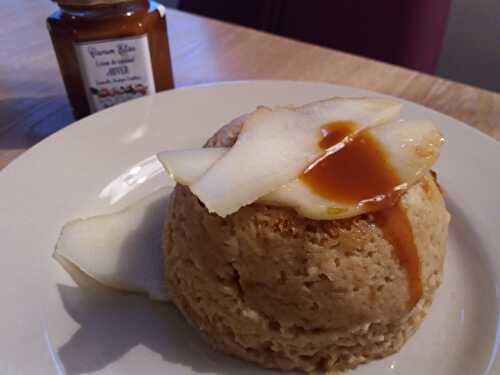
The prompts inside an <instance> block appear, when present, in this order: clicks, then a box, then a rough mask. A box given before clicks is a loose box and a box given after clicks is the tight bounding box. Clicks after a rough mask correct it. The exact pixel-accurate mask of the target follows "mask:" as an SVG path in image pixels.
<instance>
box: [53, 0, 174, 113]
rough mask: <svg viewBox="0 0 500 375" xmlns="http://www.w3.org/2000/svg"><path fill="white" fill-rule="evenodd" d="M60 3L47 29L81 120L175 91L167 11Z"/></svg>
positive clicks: (105, 2) (152, 6) (96, 2)
mask: <svg viewBox="0 0 500 375" xmlns="http://www.w3.org/2000/svg"><path fill="white" fill-rule="evenodd" d="M55 1H56V2H57V3H58V5H59V8H60V9H59V10H57V11H56V12H54V13H53V14H52V15H51V16H50V17H49V18H48V19H47V27H48V30H49V33H50V36H51V39H52V44H53V46H54V50H55V53H56V56H57V61H58V63H59V68H60V70H61V74H62V77H63V80H64V85H65V87H66V92H67V94H68V97H69V101H70V103H71V106H72V108H73V113H74V114H75V117H76V118H81V117H83V116H86V115H88V114H90V113H93V112H96V111H99V110H101V109H104V108H108V107H111V106H113V105H115V104H118V103H121V102H124V101H127V100H130V99H133V98H137V97H141V96H145V95H149V94H153V93H155V92H158V91H162V90H166V89H170V88H172V87H173V78H172V67H171V62H170V52H169V46H168V38H167V27H166V19H165V8H164V7H163V5H160V4H158V3H156V2H154V1H149V0H55Z"/></svg>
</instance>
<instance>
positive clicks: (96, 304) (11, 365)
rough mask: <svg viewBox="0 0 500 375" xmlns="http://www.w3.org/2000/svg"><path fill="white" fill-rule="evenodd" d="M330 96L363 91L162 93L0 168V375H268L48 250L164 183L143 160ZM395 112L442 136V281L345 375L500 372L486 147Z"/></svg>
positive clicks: (495, 232)
mask: <svg viewBox="0 0 500 375" xmlns="http://www.w3.org/2000/svg"><path fill="white" fill-rule="evenodd" d="M335 95H344V96H364V95H376V94H373V93H371V92H367V91H363V90H358V89H352V88H347V87H341V86H335V85H328V84H318V83H305V82H281V81H275V82H273V81H261V82H236V83H227V84H218V85H208V86H199V87H191V88H185V89H181V90H175V91H171V92H166V93H162V94H160V95H155V96H151V97H146V98H143V99H140V100H135V101H132V102H129V103H126V104H124V105H119V106H117V107H114V108H111V109H109V110H106V111H103V112H101V113H98V114H96V115H94V116H90V117H88V118H86V119H84V120H82V121H79V122H77V123H75V124H74V125H71V126H69V127H68V128H66V129H64V130H63V131H60V132H58V133H57V134H55V135H54V136H52V137H50V138H49V139H47V140H45V141H44V142H41V143H40V144H39V145H37V146H35V147H33V148H32V149H31V150H29V151H28V152H26V153H25V154H23V155H22V156H21V157H20V158H18V159H17V160H16V161H14V162H13V163H12V164H10V165H9V166H8V167H7V168H6V169H4V170H3V171H2V172H0V236H1V244H2V247H1V258H0V301H1V303H0V306H1V307H0V374H22V375H30V374H52V373H57V372H60V373H67V374H84V373H93V374H120V375H121V374H143V373H144V374H162V375H164V374H169V375H181V374H182V375H183V374H199V373H203V374H235V373H237V374H261V373H272V371H264V370H260V369H258V368H256V367H254V366H253V365H250V364H247V363H244V362H241V361H239V360H236V359H232V358H229V357H226V356H224V355H220V354H217V353H214V352H212V351H211V350H210V349H209V348H208V347H207V346H206V345H205V344H204V343H203V342H202V341H201V340H200V338H199V336H198V335H197V333H196V332H195V331H194V330H192V329H191V328H189V327H188V325H187V324H186V323H185V322H184V320H183V319H182V317H181V316H180V314H179V313H178V312H177V311H176V310H175V308H174V307H172V306H170V305H161V304H156V303H153V302H150V301H149V300H147V299H146V298H143V297H140V296H131V295H121V294H117V293H112V292H108V291H88V290H85V289H81V288H78V287H77V286H76V285H75V284H74V282H73V281H72V280H71V279H70V277H69V276H68V275H67V274H66V272H65V271H64V270H63V269H62V268H61V267H60V266H59V264H58V263H56V262H55V261H54V260H53V259H52V258H51V255H52V251H53V247H54V244H55V242H56V239H57V236H58V233H59V230H60V229H61V226H62V225H63V224H64V223H65V222H67V221H68V220H70V219H73V218H76V217H81V216H89V215H95V214H100V213H105V212H111V211H116V210H118V209H119V208H121V207H124V206H126V205H127V204H129V203H130V202H132V201H134V200H136V199H138V198H139V197H141V196H144V195H146V194H148V193H149V192H151V191H153V190H154V189H156V188H157V187H159V186H161V185H164V184H167V183H171V182H170V181H169V180H168V178H167V176H166V175H165V174H164V173H163V171H162V169H161V167H160V166H159V164H158V162H156V160H155V159H154V158H152V156H153V155H154V154H155V153H156V152H157V151H160V150H165V149H174V148H184V147H192V146H199V145H201V144H202V143H203V142H204V140H205V139H206V138H207V137H208V136H210V135H211V134H212V133H213V132H214V131H215V130H216V129H217V128H218V127H219V126H220V125H222V124H224V123H226V122H227V121H228V120H230V119H232V118H234V117H236V116H237V115H239V114H241V113H243V112H246V111H250V110H252V109H254V107H255V106H256V105H259V104H268V105H273V104H301V103H305V102H309V101H312V100H317V99H322V98H327V97H331V96H335ZM404 117H406V118H409V119H412V118H427V119H431V120H433V121H434V122H435V123H436V124H437V125H438V126H439V128H440V129H441V130H442V132H443V133H444V135H445V137H446V138H447V141H448V142H447V144H446V145H445V146H444V149H443V153H442V156H441V159H440V161H439V163H438V166H437V171H438V174H439V179H440V182H441V184H442V185H443V186H444V187H445V189H446V191H447V193H448V194H447V203H448V207H449V210H450V212H451V214H452V221H451V227H450V240H449V247H448V256H447V259H446V268H445V278H444V284H443V285H442V286H441V288H440V289H439V290H438V292H437V296H436V299H435V303H434V305H433V306H432V308H431V310H430V312H429V315H428V317H427V319H426V320H425V321H424V323H423V325H422V327H421V328H420V329H419V330H418V332H417V333H416V334H415V335H414V337H412V338H411V339H410V340H409V342H408V343H407V344H406V345H405V346H404V348H403V349H402V350H401V351H400V352H399V353H398V354H396V355H393V356H390V357H388V358H385V359H383V360H379V361H375V362H372V363H370V364H368V365H364V366H360V367H359V368H358V369H356V370H355V371H354V372H353V374H357V375H361V374H405V375H417V374H418V375H420V374H445V375H448V374H450V375H457V374H500V360H499V358H498V356H497V344H498V339H499V336H498V318H499V296H498V295H497V293H498V292H497V288H498V286H499V280H500V252H499V251H498V243H500V198H499V195H500V194H499V193H498V192H499V187H500V145H499V144H498V143H497V142H496V141H494V140H492V139H491V138H488V137H487V136H484V135H482V134H480V133H479V132H477V131H475V130H473V129H472V128H470V127H468V126H466V125H464V124H461V123H460V122H458V121H456V120H453V119H452V118H450V117H447V116H444V115H442V114H439V113H436V112H434V111H431V110H429V109H426V108H424V107H421V106H418V105H416V104H412V103H406V104H405V106H404ZM124 230H127V228H124Z"/></svg>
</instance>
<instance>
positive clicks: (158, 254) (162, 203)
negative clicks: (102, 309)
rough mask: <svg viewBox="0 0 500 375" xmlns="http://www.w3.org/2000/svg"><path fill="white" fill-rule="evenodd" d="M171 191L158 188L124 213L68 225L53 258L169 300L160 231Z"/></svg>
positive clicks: (110, 282) (111, 285) (95, 277)
mask: <svg viewBox="0 0 500 375" xmlns="http://www.w3.org/2000/svg"><path fill="white" fill-rule="evenodd" d="M170 192H171V188H170V187H169V188H168V189H165V188H164V189H160V190H158V191H156V192H155V193H153V194H151V195H149V196H147V197H145V198H143V199H142V200H140V201H138V202H136V203H135V204H133V205H131V206H130V207H128V208H126V209H125V210H123V211H120V212H117V213H113V214H109V215H103V216H96V217H91V218H88V219H77V220H74V221H71V222H69V223H67V224H66V225H65V226H64V227H63V229H62V231H61V235H60V237H59V240H58V242H57V245H56V249H55V252H54V258H55V259H56V260H58V261H59V262H60V263H61V264H62V265H63V267H64V268H65V269H66V270H68V271H70V272H71V269H75V270H79V271H81V272H82V273H84V274H85V275H87V276H89V277H90V278H91V279H93V280H95V281H97V282H98V283H100V284H102V285H104V286H107V287H109V288H113V289H117V290H122V291H127V292H135V293H144V294H148V295H149V296H150V297H151V298H152V299H155V300H168V295H167V292H166V290H165V289H164V288H163V284H164V283H163V262H162V246H161V235H162V226H163V221H164V215H165V209H166V205H167V201H168V196H169V195H170ZM68 266H69V267H68ZM75 279H78V275H75Z"/></svg>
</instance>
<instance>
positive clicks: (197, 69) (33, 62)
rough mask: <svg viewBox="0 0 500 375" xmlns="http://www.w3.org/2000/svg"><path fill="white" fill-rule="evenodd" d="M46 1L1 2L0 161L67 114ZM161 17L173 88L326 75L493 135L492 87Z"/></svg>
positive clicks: (206, 22)
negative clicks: (48, 27)
mask: <svg viewBox="0 0 500 375" xmlns="http://www.w3.org/2000/svg"><path fill="white" fill-rule="evenodd" d="M54 8H55V6H54V5H53V4H52V3H51V2H50V1H48V0H4V2H2V15H3V17H2V24H1V26H0V30H1V31H0V46H1V47H0V168H2V167H4V166H5V165H7V164H8V163H9V162H10V161H11V160H12V159H14V158H15V157H16V156H18V155H19V154H21V153H22V152H24V151H25V150H26V149H27V148H29V147H31V146H32V145H34V144H35V143H36V142H38V141H40V139H41V138H43V136H44V135H46V134H47V133H48V132H50V131H51V130H53V129H57V128H61V127H63V126H65V125H67V124H69V123H71V122H72V121H73V118H72V115H71V112H70V109H69V104H68V100H67V98H66V94H65V91H64V87H63V84H62V81H61V76H60V74H59V70H58V67H57V63H56V58H55V56H54V52H53V49H52V46H51V44H50V40H49V36H48V33H47V30H46V27H45V19H46V17H47V16H48V15H49V14H50V13H51V12H52V11H53V10H54ZM167 20H168V21H167V22H168V28H169V38H170V48H171V52H172V59H173V69H174V76H175V83H176V86H177V87H180V86H187V85H194V84H198V83H203V82H213V81H228V80H241V79H298V80H310V81H326V82H333V83H338V84H343V85H350V86H355V87H360V88H365V89H370V90H375V91H379V92H382V93H386V94H390V95H394V96H397V97H401V98H405V99H408V100H412V101H415V102H417V103H421V104H423V105H425V106H428V107H431V108H434V109H436V110H438V111H441V112H444V113H446V114H448V115H450V116H452V117H455V118H457V119H459V120H462V121H464V122H466V123H468V124H470V125H472V126H474V127H476V128H478V129H480V130H482V131H483V132H485V133H487V134H489V135H490V136H492V137H494V138H496V139H498V140H500V124H499V121H498V119H499V118H500V95H499V94H496V93H493V92H489V91H486V90H481V89H478V88H475V87H471V86H466V85H462V84H459V83H456V82H451V81H448V80H444V79H440V78H436V77H432V76H428V75H425V74H421V73H417V72H414V71H410V70H407V69H403V68H399V67H396V66H391V65H388V64H385V63H380V62H376V61H373V60H368V59H365V58H361V57H357V56H353V55H349V54H345V53H342V52H338V51H334V50H328V49H325V48H320V47H316V46H312V45H309V44H304V43H300V42H296V41H292V40H288V39H284V38H281V37H277V36H273V35H269V34H266V33H262V32H257V31H254V30H249V29H246V28H242V27H238V26H234V25H229V24H226V23H222V22H218V21H214V20H210V19H206V18H201V17H198V16H194V15H190V14H186V13H182V12H179V11H173V10H170V11H168V14H167ZM457 63H460V62H457ZM492 74H493V73H492Z"/></svg>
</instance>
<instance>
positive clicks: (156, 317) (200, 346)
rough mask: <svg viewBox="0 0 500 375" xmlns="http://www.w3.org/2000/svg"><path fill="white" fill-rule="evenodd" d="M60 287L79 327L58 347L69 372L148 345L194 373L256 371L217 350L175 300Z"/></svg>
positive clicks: (97, 367) (98, 365)
mask: <svg viewBox="0 0 500 375" xmlns="http://www.w3.org/2000/svg"><path fill="white" fill-rule="evenodd" d="M58 291H59V294H60V297H61V299H62V301H63V304H64V307H65V309H66V311H67V312H68V314H69V315H70V316H71V317H72V318H73V319H74V320H75V321H76V322H77V323H78V324H79V325H80V327H79V329H78V330H77V331H76V332H75V333H74V334H73V335H72V336H71V338H70V339H69V340H68V341H67V342H66V343H65V344H63V345H62V346H61V347H60V348H58V355H59V358H60V361H61V363H62V365H63V366H64V369H65V370H66V373H67V374H68V375H76V374H86V373H93V372H95V371H98V370H101V369H104V368H106V367H107V366H108V365H110V364H111V363H114V362H115V361H117V360H119V359H120V358H121V357H122V356H124V355H125V354H126V353H127V352H128V351H130V350H131V349H132V348H134V347H136V346H144V347H146V348H148V349H149V350H151V351H153V352H155V353H158V354H160V355H161V356H162V359H163V360H164V361H166V362H168V363H171V364H176V365H181V366H183V367H185V370H184V371H185V372H186V373H190V372H189V369H192V370H194V371H195V372H199V373H210V372H212V373H217V374H235V373H238V374H248V375H250V374H255V373H256V372H257V371H258V370H257V368H256V367H254V366H253V365H251V364H246V363H244V362H242V361H240V360H237V359H234V358H231V357H229V356H225V355H223V354H219V353H216V352H215V351H213V350H212V349H211V348H210V347H209V346H208V344H206V343H205V342H204V341H203V340H202V338H201V336H200V335H199V333H198V332H197V331H196V330H195V329H194V328H192V327H191V326H189V325H188V323H187V322H186V321H185V320H184V318H183V316H182V315H181V314H180V313H179V312H178V310H177V309H176V307H175V306H174V305H172V304H169V303H164V304H163V303H156V302H152V301H150V300H148V299H147V298H146V297H142V296H134V295H124V294H121V293H118V292H112V291H109V290H105V289H100V290H99V289H98V288H90V289H87V288H80V287H71V286H66V285H58ZM155 363H156V362H155ZM159 370H160V369H159ZM164 371H166V372H165V373H170V371H171V370H169V368H165V370H164ZM184 371H181V370H180V373H184ZM262 371H263V372H266V371H264V370H262ZM122 373H123V372H122ZM269 373H273V372H272V371H269Z"/></svg>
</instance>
